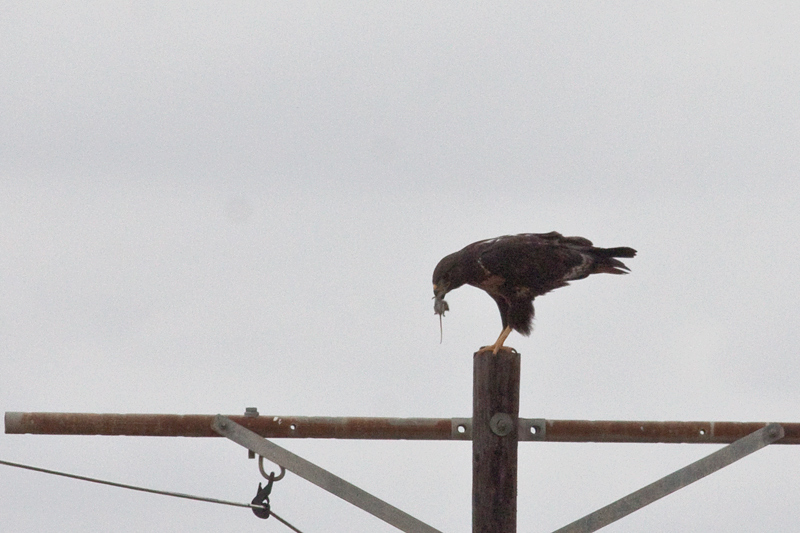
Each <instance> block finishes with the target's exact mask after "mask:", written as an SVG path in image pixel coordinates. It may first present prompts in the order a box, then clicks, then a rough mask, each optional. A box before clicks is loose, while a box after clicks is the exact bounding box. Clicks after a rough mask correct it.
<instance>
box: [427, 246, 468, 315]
mask: <svg viewBox="0 0 800 533" xmlns="http://www.w3.org/2000/svg"><path fill="white" fill-rule="evenodd" d="M458 259H459V257H458V252H456V253H454V254H450V255H448V256H447V257H445V258H444V259H442V260H441V261H439V264H438V265H436V268H435V269H434V270H433V298H434V300H435V302H434V304H433V310H434V312H435V313H436V314H437V315H443V314H444V312H445V311H448V310H449V309H450V308H449V306H448V305H447V302H445V301H444V296H445V294H447V293H448V292H450V291H451V290H453V289H457V288H458V287H460V286H462V285H463V284H464V281H463V278H464V276H463V275H462V273H461V270H462V268H461V266H460V264H459V260H458Z"/></svg>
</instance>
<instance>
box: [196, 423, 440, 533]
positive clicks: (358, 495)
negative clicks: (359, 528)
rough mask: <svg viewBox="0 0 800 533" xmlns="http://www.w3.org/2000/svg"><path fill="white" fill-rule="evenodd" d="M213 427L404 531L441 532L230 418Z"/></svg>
mask: <svg viewBox="0 0 800 533" xmlns="http://www.w3.org/2000/svg"><path fill="white" fill-rule="evenodd" d="M211 427H212V429H213V430H214V431H216V432H217V433H219V434H220V435H222V436H223V437H227V438H228V439H230V440H232V441H233V442H235V443H237V444H240V445H242V446H244V447H245V448H247V449H248V450H252V451H253V452H254V453H257V454H258V455H260V456H262V457H266V458H267V459H269V460H270V461H272V462H273V463H276V464H279V465H281V466H282V467H284V468H286V470H288V471H290V472H294V473H295V474H297V475H298V476H300V477H302V478H303V479H305V480H307V481H310V482H311V483H313V484H315V485H317V486H318V487H320V488H323V489H325V490H327V491H328V492H330V493H331V494H334V495H336V496H338V497H340V498H341V499H343V500H345V501H347V502H349V503H352V504H353V505H355V506H356V507H358V508H360V509H363V510H364V511H366V512H368V513H370V514H371V515H373V516H376V517H377V518H380V519H381V520H383V521H384V522H387V523H388V524H391V525H393V526H394V527H396V528H397V529H399V530H401V531H406V532H408V533H441V531H439V530H438V529H434V528H432V527H431V526H429V525H428V524H426V523H424V522H422V521H420V520H417V519H416V518H414V517H413V516H411V515H409V514H407V513H404V512H403V511H401V510H400V509H398V508H397V507H394V506H392V505H389V504H388V503H386V502H385V501H383V500H381V499H379V498H377V497H375V496H373V495H372V494H370V493H368V492H366V491H365V490H363V489H360V488H358V487H356V486H355V485H353V484H352V483H349V482H347V481H345V480H344V479H342V478H340V477H339V476H336V475H334V474H332V473H330V472H328V471H327V470H325V469H323V468H320V467H319V466H317V465H315V464H314V463H312V462H310V461H307V460H305V459H303V458H302V457H300V456H298V455H295V454H293V453H292V452H290V451H289V450H287V449H285V448H282V447H280V446H278V445H277V444H275V443H273V442H270V441H268V440H267V439H265V438H263V437H261V436H260V435H258V434H257V433H254V432H252V431H250V430H249V429H247V428H245V427H244V426H241V425H239V424H237V423H236V422H234V421H233V420H231V419H230V418H227V417H224V416H222V415H217V416H216V417H214V420H213V422H212V423H211Z"/></svg>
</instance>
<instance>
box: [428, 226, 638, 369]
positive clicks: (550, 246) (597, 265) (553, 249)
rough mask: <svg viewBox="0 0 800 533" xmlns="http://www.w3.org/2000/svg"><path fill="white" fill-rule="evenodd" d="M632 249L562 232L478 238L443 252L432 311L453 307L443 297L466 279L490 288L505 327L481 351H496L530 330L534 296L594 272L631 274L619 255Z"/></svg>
mask: <svg viewBox="0 0 800 533" xmlns="http://www.w3.org/2000/svg"><path fill="white" fill-rule="evenodd" d="M635 255H636V250H634V249H633V248H627V247H619V248H596V247H594V246H592V242H591V241H589V240H588V239H584V238H583V237H564V236H563V235H561V234H560V233H557V232H555V231H552V232H550V233H522V234H520V235H505V236H503V237H495V238H494V239H486V240H483V241H478V242H475V243H472V244H470V245H469V246H466V247H465V248H463V249H462V250H459V251H458V252H455V253H452V254H450V255H448V256H446V257H444V258H443V259H442V260H441V261H439V264H438V265H436V269H435V270H434V271H433V297H434V300H435V301H434V304H433V310H434V312H435V313H436V314H438V315H439V327H440V328H441V320H442V315H444V312H445V311H448V310H449V309H450V307H449V306H448V305H447V302H446V301H445V300H444V296H445V295H446V294H447V293H448V292H449V291H452V290H453V289H457V288H459V287H461V286H462V285H464V284H467V285H472V286H473V287H478V288H479V289H483V290H484V291H486V292H487V293H488V294H489V296H491V297H492V298H493V299H494V301H495V302H497V307H498V308H499V309H500V318H501V320H502V322H503V331H502V332H501V333H500V336H499V337H498V338H497V341H495V343H494V344H492V345H491V346H484V347H482V348H481V349H480V350H479V352H484V351H491V352H492V353H494V354H497V352H498V351H499V350H501V349H508V348H507V347H505V348H504V346H503V343H504V342H505V340H506V338H507V337H508V335H509V334H510V333H511V331H512V330H517V331H518V332H520V333H522V334H523V335H530V333H531V325H532V323H533V313H534V312H533V299H534V298H536V297H537V296H541V295H542V294H545V293H547V292H550V291H552V290H553V289H557V288H559V287H563V286H565V285H568V284H569V282H570V281H572V280H576V279H583V278H585V277H588V276H589V275H590V274H599V273H606V274H626V273H627V272H628V270H629V269H628V267H626V266H625V265H624V264H623V263H622V262H621V261H619V260H617V259H614V258H615V257H633V256H635Z"/></svg>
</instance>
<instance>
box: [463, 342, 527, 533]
mask: <svg viewBox="0 0 800 533" xmlns="http://www.w3.org/2000/svg"><path fill="white" fill-rule="evenodd" d="M519 374H520V356H519V353H517V352H515V351H513V350H509V349H504V350H502V351H500V352H499V353H498V354H497V355H494V354H492V352H477V353H475V355H474V356H473V393H472V531H473V533H514V532H516V530H517V442H518V439H519V434H518V433H519V424H518V418H519Z"/></svg>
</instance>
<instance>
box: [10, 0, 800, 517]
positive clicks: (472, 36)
mask: <svg viewBox="0 0 800 533" xmlns="http://www.w3.org/2000/svg"><path fill="white" fill-rule="evenodd" d="M798 65H800V7H798V5H797V3H795V2H770V3H766V4H765V3H763V2H724V3H723V2H644V3H643V2H610V3H609V2H605V3H565V2H549V3H533V2H524V3H523V2H518V3H510V4H503V5H498V4H496V3H484V4H475V3H466V4H465V3H463V2H453V3H441V2H440V3H437V4H435V5H431V4H430V3H429V2H410V3H402V4H396V3H376V2H357V3H352V2H351V3H341V2H326V3H312V2H290V3H275V2H249V3H227V4H224V5H222V4H220V3H218V2H173V3H168V4H167V5H163V3H161V2H114V3H96V2H92V3H83V4H81V5H80V6H76V5H75V4H72V3H68V4H63V3H57V2H39V3H29V2H4V3H3V5H2V8H0V72H2V75H0V279H1V280H2V283H0V302H2V303H0V353H1V354H2V355H1V357H0V407H2V410H4V411H66V412H101V413H102V412H119V413H126V412H130V413H151V412H156V413H177V414H189V413H198V414H215V413H226V414H238V413H241V412H243V410H244V408H245V407H247V406H257V407H258V408H259V410H260V411H261V413H262V414H267V415H306V416H313V415H328V416H397V417H466V416H470V414H471V393H472V358H471V354H472V353H473V352H474V351H475V350H476V349H477V348H478V347H480V346H482V345H484V344H489V343H491V342H493V341H494V339H495V338H496V336H497V334H498V333H499V331H500V320H499V317H498V313H497V309H496V307H495V305H494V303H493V302H492V300H491V299H490V298H489V297H487V296H486V295H485V294H484V293H482V292H481V291H479V290H477V289H473V288H463V289H460V290H458V291H455V292H453V293H451V294H450V295H449V296H448V301H449V303H450V307H451V311H450V312H449V313H448V314H447V316H446V317H445V320H444V342H443V343H442V344H441V345H440V344H439V329H438V328H439V325H438V321H437V320H436V317H435V316H434V315H433V309H432V301H431V296H432V292H431V279H430V276H431V272H432V271H433V268H434V266H435V265H436V263H437V261H438V260H439V259H440V258H441V257H442V256H444V255H446V254H448V253H450V252H453V251H455V250H457V249H459V248H461V247H462V246H464V245H466V244H469V243H470V242H473V241H475V240H478V239H481V238H487V237H493V236H497V235H502V234H509V233H520V232H546V231H551V230H557V231H560V232H562V233H564V234H567V235H581V236H584V237H587V238H589V239H591V240H593V241H594V242H595V244H597V245H600V246H632V247H634V248H636V249H638V250H639V255H638V256H637V257H636V258H635V259H632V260H628V261H627V264H628V266H630V268H631V270H632V273H631V274H630V275H628V276H625V277H620V276H593V277H592V278H591V279H587V280H583V281H579V282H576V283H574V284H573V285H572V286H570V287H568V288H564V289H560V290H558V291H556V292H553V293H551V294H548V295H547V296H545V297H543V298H540V299H538V300H537V302H536V309H537V320H536V326H535V331H534V333H533V335H532V336H531V337H530V338H524V337H521V336H520V335H518V334H516V333H514V334H512V336H511V337H510V338H509V341H508V344H509V345H511V346H514V347H515V348H517V349H518V350H519V351H520V352H521V353H522V359H523V362H522V385H521V416H525V417H541V418H554V419H557V418H574V419H626V420H637V419H639V420H641V419H644V420H738V421H750V420H752V421H773V420H774V421H800V411H798V409H797V406H798V405H800V385H798V384H800V361H799V360H798V357H797V346H798V333H797V324H798V318H800V317H799V316H798V303H797V302H798V300H800V284H798V281H797V275H796V270H797V264H798V251H797V245H796V239H795V236H796V234H797V233H798V230H800V214H798V200H799V199H800V183H799V181H798V169H799V168H800V159H799V158H798V153H799V152H798V146H800V69H799V68H798ZM279 444H281V445H283V446H286V447H287V448H289V449H290V450H292V451H294V452H295V453H298V454H300V455H302V456H304V457H306V458H308V459H310V460H312V461H314V462H316V463H318V464H319V465H320V466H323V467H324V468H328V469H330V470H332V471H333V472H335V473H337V474H339V475H341V476H343V477H345V478H346V479H348V480H350V481H352V482H353V483H356V484H357V485H359V486H361V487H362V488H364V489H366V490H369V491H371V492H373V493H374V494H375V495H377V496H378V497H380V498H383V499H385V500H387V501H389V502H391V503H393V504H394V505H397V506H398V507H400V508H402V509H403V510H405V511H407V512H409V513H411V514H413V515H415V516H416V517H418V518H420V519H421V520H424V521H426V522H428V523H430V524H431V525H433V526H434V527H437V528H439V529H441V530H443V531H446V532H457V531H469V530H470V518H471V510H470V494H471V481H470V479H471V463H470V461H471V459H470V446H469V444H468V443H465V442H456V443H451V442H441V443H421V442H404V441H400V442H369V441H362V442H357V441H332V440H331V441H329V440H317V441H312V440H305V441H293V440H286V441H280V442H279ZM715 449H717V446H702V445H605V444H580V445H579V444H542V443H522V444H521V445H520V464H519V468H520V486H519V504H520V506H519V530H520V531H537V532H538V531H542V532H546V531H552V530H553V529H556V528H558V527H560V526H563V525H565V524H567V523H569V522H571V521H572V520H574V519H576V518H579V517H580V516H582V515H583V514H585V513H588V512H590V511H592V510H594V509H596V508H598V507H600V506H602V505H605V504H607V503H609V502H611V501H613V500H614V499H616V498H619V497H621V496H623V495H625V494H627V493H628V492H630V491H633V490H635V489H638V488H640V487H641V486H643V485H645V484H647V483H649V482H651V481H653V480H655V479H657V478H659V477H661V476H663V475H665V474H667V473H669V472H672V471H673V470H675V469H677V468H679V467H681V466H684V465H686V464H688V463H689V462H692V461H694V460H696V459H698V458H700V457H702V456H704V455H706V454H708V453H711V452H712V451H713V450H715ZM0 459H4V460H10V461H18V462H22V463H29V464H34V465H38V466H42V467H46V468H54V469H60V470H66V471H68V472H73V473H77V474H82V475H87V476H95V477H100V478H104V479H110V480H113V481H118V482H122V483H132V484H140V485H144V486H148V487H152V488H157V489H163V490H173V491H178V492H186V493H191V494H199V495H203V496H209V497H215V498H222V499H229V500H236V501H249V500H250V499H251V498H252V495H253V494H254V491H255V486H256V485H257V483H258V481H259V480H260V476H259V474H258V472H257V468H256V464H255V462H254V461H248V460H247V458H246V452H245V451H244V450H243V449H242V448H240V447H239V446H237V445H235V444H232V443H230V442H227V441H225V440H224V439H181V438H171V439H170V438H160V439H159V438H133V437H54V436H35V435H0ZM798 479H800V448H795V447H790V446H782V447H778V446H774V447H771V448H768V449H766V450H763V451H761V452H759V453H757V454H755V455H754V456H752V457H749V458H747V459H745V460H743V461H741V462H740V463H737V464H735V465H733V466H731V467H728V468H727V469H725V470H724V471H722V472H720V473H718V474H716V475H714V476H712V477H710V478H707V479H705V480H703V481H701V482H698V483H697V484H695V485H693V486H691V487H689V488H687V489H684V490H682V491H680V492H679V493H677V494H675V495H673V496H670V497H669V498H667V499H665V500H663V501H661V502H659V503H657V504H654V505H651V506H650V507H648V508H647V509H645V510H643V511H640V512H638V513H636V514H635V515H633V516H631V517H629V518H627V519H625V520H623V521H621V522H618V523H617V524H615V525H613V526H610V527H608V528H607V531H609V532H634V531H682V532H701V531H702V532H705V531H712V530H713V531H737V532H738V531H741V532H750V531H777V530H785V529H786V528H787V527H788V526H786V524H788V523H796V522H797V521H798V519H800V512H798V508H800V499H799V498H800V496H798V490H797V489H798V481H797V480H798ZM272 503H273V509H274V510H275V511H276V512H278V513H279V514H281V515H282V516H284V517H285V518H287V519H289V520H290V521H291V522H293V523H294V524H295V525H296V526H297V527H299V528H300V529H302V530H303V531H304V532H306V533H313V532H321V531H348V532H373V531H392V530H393V529H392V528H391V527H390V526H387V525H385V524H383V523H382V522H380V521H378V520H377V519H374V518H372V517H370V516H369V515H366V514H365V513H363V512H361V511H359V510H357V509H355V508H353V507H351V506H349V505H348V504H346V503H343V502H341V501H339V500H338V499H337V498H335V497H333V496H331V495H329V494H327V493H325V492H323V491H321V490H320V489H318V488H316V487H314V486H312V485H310V484H308V483H307V482H305V481H303V480H301V479H298V478H297V477H295V476H291V475H290V476H288V477H287V479H286V480H285V481H282V482H281V483H279V484H278V485H276V487H275V490H274V494H273V497H272ZM0 514H2V523H3V528H4V529H6V530H8V531H12V530H13V531H18V532H39V531H46V530H50V531H90V530H93V531H104V530H105V531H109V530H114V531H120V532H139V531H198V530H202V531H237V532H238V531H270V532H271V531H275V532H283V531H288V530H287V529H285V528H284V527H283V526H282V525H281V524H279V523H278V522H276V521H274V520H271V521H267V522H262V521H260V520H258V519H256V518H255V517H254V516H253V515H252V513H250V512H249V511H247V510H243V509H237V508H228V507H222V506H215V505H211V504H203V503H195V502H189V501H183V500H176V499H172V498H166V497H161V496H154V495H148V494H139V493H131V492H129V491H124V490H122V489H115V488H108V487H102V486H96V485H92V484H88V483H84V482H80V481H72V480H66V479H61V478H53V477H51V476H46V475H44V474H37V473H31V472H26V471H18V470H15V469H11V468H8V467H2V475H0Z"/></svg>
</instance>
